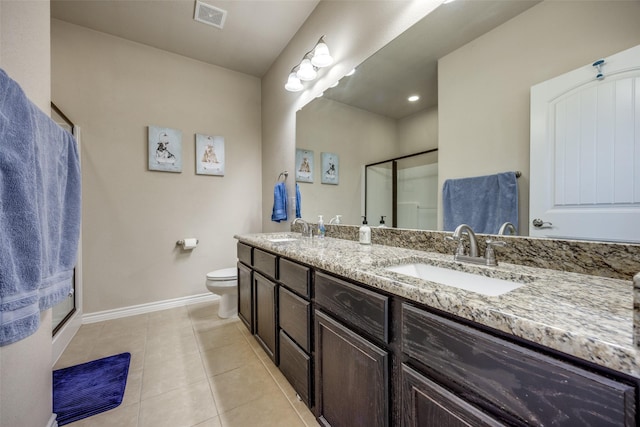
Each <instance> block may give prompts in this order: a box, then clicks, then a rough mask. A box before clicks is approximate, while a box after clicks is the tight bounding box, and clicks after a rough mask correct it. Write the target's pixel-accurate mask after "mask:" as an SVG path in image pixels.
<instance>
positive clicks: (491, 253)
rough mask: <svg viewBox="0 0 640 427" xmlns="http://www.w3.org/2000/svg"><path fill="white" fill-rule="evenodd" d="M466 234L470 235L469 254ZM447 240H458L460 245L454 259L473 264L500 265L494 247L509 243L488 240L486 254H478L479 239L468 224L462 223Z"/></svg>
mask: <svg viewBox="0 0 640 427" xmlns="http://www.w3.org/2000/svg"><path fill="white" fill-rule="evenodd" d="M464 234H466V235H467V236H469V254H468V255H467V254H466V250H465V247H464ZM445 239H447V240H453V241H455V242H458V247H457V248H456V252H455V254H454V255H453V260H454V261H459V262H468V263H471V264H483V265H491V266H495V265H498V262H497V261H496V254H495V250H494V247H497V246H506V245H507V244H506V243H505V242H502V241H495V240H487V249H486V250H485V256H484V257H481V256H479V255H478V241H477V239H476V234H475V233H474V232H473V229H472V228H471V227H469V226H468V225H467V224H460V225H459V226H458V227H457V228H456V229H455V231H454V232H453V234H452V235H451V236H447V237H445Z"/></svg>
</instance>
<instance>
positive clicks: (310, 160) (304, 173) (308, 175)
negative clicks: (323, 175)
mask: <svg viewBox="0 0 640 427" xmlns="http://www.w3.org/2000/svg"><path fill="white" fill-rule="evenodd" d="M313 165H314V154H313V151H311V150H305V149H304V148H296V181H298V182H313Z"/></svg>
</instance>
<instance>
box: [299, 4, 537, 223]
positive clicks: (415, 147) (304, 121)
mask: <svg viewBox="0 0 640 427" xmlns="http://www.w3.org/2000/svg"><path fill="white" fill-rule="evenodd" d="M456 3H458V4H456ZM536 3H538V1H518V2H505V1H483V2H477V1H458V2H454V3H451V4H449V5H446V7H440V8H438V9H436V10H435V11H434V12H433V13H431V14H430V15H428V16H427V17H425V18H424V19H423V20H422V21H421V22H419V23H418V24H416V25H415V26H413V27H412V28H410V29H409V30H407V31H406V32H405V33H404V34H402V35H400V36H399V37H398V38H396V39H395V40H394V41H392V42H391V43H389V44H388V45H387V46H385V47H384V48H382V49H381V50H380V51H379V52H377V53H376V54H374V55H373V56H372V57H370V58H369V59H367V60H366V61H365V62H364V63H362V64H360V65H359V66H358V67H357V69H356V72H355V74H354V75H352V76H349V77H343V78H342V79H341V81H340V83H339V85H338V86H336V87H334V88H331V89H328V90H326V91H325V94H324V96H323V97H321V98H317V99H315V100H314V101H312V102H310V103H309V104H307V105H306V106H305V107H304V108H303V109H302V110H300V111H299V112H298V113H297V116H296V148H297V149H304V150H307V151H309V152H313V153H314V154H315V155H314V158H315V162H316V163H317V165H315V169H316V170H319V169H320V168H319V159H320V157H321V153H322V152H329V153H336V154H338V155H339V156H340V171H339V173H340V182H339V184H338V185H335V186H330V185H322V184H321V182H320V175H319V172H316V173H315V175H316V176H314V177H313V178H312V180H311V181H305V182H299V187H300V193H301V195H302V215H303V217H305V218H309V219H311V220H313V219H314V218H317V215H325V218H327V217H328V218H331V217H333V216H335V215H336V214H341V215H342V220H343V221H342V223H343V224H351V225H357V224H360V223H361V222H362V218H361V216H362V215H363V214H365V210H366V206H365V202H364V198H365V195H364V179H365V178H364V176H363V175H364V174H363V169H364V165H366V164H371V163H376V162H381V161H384V160H386V159H392V158H398V157H402V156H405V155H409V154H412V153H418V152H423V151H426V150H431V149H436V148H438V87H437V60H438V58H439V57H441V56H443V55H446V54H447V53H448V52H451V51H452V50H455V49H456V48H458V47H460V46H462V45H464V44H465V43H468V42H469V41H471V40H473V39H474V38H476V37H478V36H480V35H482V34H484V33H486V32H487V31H489V30H491V29H492V28H494V27H495V26H497V25H500V24H501V23H503V22H505V21H507V20H508V19H510V18H511V17H513V16H515V15H517V14H518V13H520V12H522V11H523V10H525V9H527V8H529V7H531V6H532V5H534V4H536ZM372 88H374V89H372ZM414 93H419V94H420V96H421V98H420V100H418V101H417V102H409V101H407V97H408V96H409V95H411V94H414ZM381 176H382V175H381ZM434 178H435V180H436V181H437V175H435V176H434ZM406 202H407V203H410V202H413V200H407V201H406ZM389 206H391V204H390V203H389ZM407 206H409V205H407ZM420 206H421V207H422V204H421V205H420ZM401 209H404V208H401ZM430 209H432V208H430ZM416 211H417V208H416ZM367 215H368V216H369V218H368V220H369V224H371V225H373V226H375V225H378V223H379V220H380V216H381V215H385V216H386V217H387V218H386V221H385V222H386V223H387V225H392V223H393V220H394V219H396V218H394V215H393V213H392V211H391V208H389V213H388V214H386V213H381V214H380V215H378V214H376V215H375V216H372V214H367ZM413 222H416V221H413ZM429 224H433V221H430V222H429ZM398 226H402V221H401V222H400V224H399V225H398ZM416 227H417V226H416ZM424 227H425V228H430V229H436V227H437V223H436V224H433V225H429V226H427V225H425V226H424ZM407 228H414V227H410V226H407ZM421 228H422V227H421Z"/></svg>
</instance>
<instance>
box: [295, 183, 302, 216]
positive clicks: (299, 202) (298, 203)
mask: <svg viewBox="0 0 640 427" xmlns="http://www.w3.org/2000/svg"><path fill="white" fill-rule="evenodd" d="M301 210H302V196H301V195H300V187H298V183H297V182H296V218H301V217H302V214H301V213H300V211H301Z"/></svg>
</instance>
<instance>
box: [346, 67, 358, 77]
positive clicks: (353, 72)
mask: <svg viewBox="0 0 640 427" xmlns="http://www.w3.org/2000/svg"><path fill="white" fill-rule="evenodd" d="M355 73H356V69H355V68H354V69H353V70H351V71H349V72H348V73H347V74H345V76H346V77H349V76H353V75H354V74H355Z"/></svg>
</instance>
